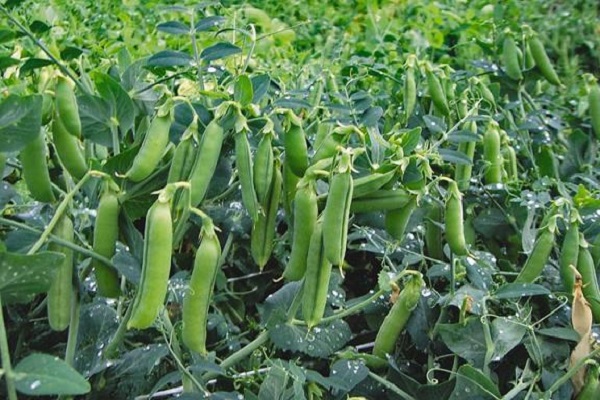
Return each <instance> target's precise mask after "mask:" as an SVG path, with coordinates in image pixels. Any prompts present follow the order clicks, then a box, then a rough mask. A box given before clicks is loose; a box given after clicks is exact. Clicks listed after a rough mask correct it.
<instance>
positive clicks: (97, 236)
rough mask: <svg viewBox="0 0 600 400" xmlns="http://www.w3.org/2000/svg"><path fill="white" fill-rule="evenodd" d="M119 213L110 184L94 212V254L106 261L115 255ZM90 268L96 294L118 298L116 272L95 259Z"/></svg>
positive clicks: (115, 195) (118, 286)
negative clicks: (92, 271)
mask: <svg viewBox="0 0 600 400" xmlns="http://www.w3.org/2000/svg"><path fill="white" fill-rule="evenodd" d="M119 211H120V205H119V199H118V197H117V193H115V191H114V190H113V189H112V188H111V187H110V184H106V187H105V189H104V192H103V193H102V196H101V197H100V201H99V203H98V210H97V212H96V223H95V225H94V245H93V248H94V252H95V253H98V254H100V255H102V256H104V257H106V258H108V259H111V258H112V257H113V256H114V255H115V250H116V244H117V240H118V239H119ZM92 268H93V269H94V273H95V275H96V282H97V284H98V294H100V295H101V296H104V297H118V296H119V294H120V293H121V289H120V285H119V275H118V274H117V271H115V270H114V269H113V268H111V267H109V266H107V265H104V264H103V263H102V262H101V261H98V260H96V259H92Z"/></svg>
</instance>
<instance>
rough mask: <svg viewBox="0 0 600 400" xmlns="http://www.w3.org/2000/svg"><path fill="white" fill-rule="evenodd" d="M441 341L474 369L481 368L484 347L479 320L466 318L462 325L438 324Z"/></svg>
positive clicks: (481, 326)
mask: <svg viewBox="0 0 600 400" xmlns="http://www.w3.org/2000/svg"><path fill="white" fill-rule="evenodd" d="M438 329H439V333H440V336H441V338H442V341H443V342H444V343H445V344H446V346H448V348H449V349H450V350H451V351H452V352H453V353H455V354H457V355H459V356H460V357H462V358H464V359H465V360H467V361H468V362H469V363H470V364H473V365H474V366H476V367H483V361H484V358H485V352H486V349H487V348H486V345H485V338H484V336H483V325H482V323H481V320H480V319H479V318H473V317H471V318H468V319H467V320H466V323H465V324H464V325H463V324H439V325H438Z"/></svg>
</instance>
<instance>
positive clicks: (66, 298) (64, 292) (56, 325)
mask: <svg viewBox="0 0 600 400" xmlns="http://www.w3.org/2000/svg"><path fill="white" fill-rule="evenodd" d="M52 233H53V234H54V235H56V236H57V237H59V238H61V239H62V240H65V241H67V242H69V243H73V240H74V237H75V236H74V235H75V233H74V230H73V222H71V219H70V218H69V217H68V216H66V215H63V216H62V217H60V219H59V220H58V223H57V224H56V226H55V228H54V230H53V231H52ZM48 250H50V251H56V252H59V253H62V254H64V256H65V258H64V259H63V260H62V262H61V263H60V265H59V266H58V269H57V272H56V275H55V276H54V279H53V280H52V284H51V285H50V289H49V290H48V306H47V307H48V322H49V323H50V328H52V329H53V330H55V331H64V330H65V329H67V327H68V326H69V322H70V320H71V302H72V301H73V250H72V249H70V248H68V247H65V246H61V245H58V244H55V243H51V244H49V245H48Z"/></svg>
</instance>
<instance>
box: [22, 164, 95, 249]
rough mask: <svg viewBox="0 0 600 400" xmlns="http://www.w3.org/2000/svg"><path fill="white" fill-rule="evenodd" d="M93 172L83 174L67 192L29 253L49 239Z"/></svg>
mask: <svg viewBox="0 0 600 400" xmlns="http://www.w3.org/2000/svg"><path fill="white" fill-rule="evenodd" d="M91 172H92V171H88V172H87V173H86V174H85V175H84V176H83V178H81V180H80V181H79V182H77V185H75V187H73V189H72V190H70V191H69V193H67V195H66V196H65V198H64V199H63V200H62V201H61V202H60V204H59V205H58V207H57V208H56V212H55V213H54V216H53V217H52V219H51V220H50V222H49V223H48V226H47V227H46V229H44V232H42V234H41V236H40V238H39V239H38V240H37V242H35V243H34V244H33V246H32V247H31V249H29V251H28V252H27V255H31V254H35V253H36V252H37V251H38V250H39V249H40V248H41V247H42V246H43V245H44V243H45V242H46V240H48V237H49V236H50V234H51V233H52V231H53V230H54V227H55V226H56V224H57V223H58V220H59V219H60V217H61V216H62V215H63V213H64V212H65V210H66V209H67V207H68V206H69V203H70V202H71V200H73V197H75V194H76V193H78V192H79V190H80V189H81V187H82V186H83V185H84V184H85V183H86V182H87V180H88V179H89V178H90V176H92V174H91Z"/></svg>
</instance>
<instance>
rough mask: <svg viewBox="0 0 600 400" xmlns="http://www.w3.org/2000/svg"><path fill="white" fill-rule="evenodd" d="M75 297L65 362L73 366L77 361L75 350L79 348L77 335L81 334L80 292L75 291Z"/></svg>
mask: <svg viewBox="0 0 600 400" xmlns="http://www.w3.org/2000/svg"><path fill="white" fill-rule="evenodd" d="M73 294H74V299H73V303H72V304H71V321H70V322H69V337H68V338H67V350H66V351H65V362H66V363H67V364H69V365H70V366H71V367H72V366H73V364H74V361H75V350H76V349H77V336H78V334H79V311H80V309H81V303H80V302H79V292H78V291H74V293H73Z"/></svg>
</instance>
